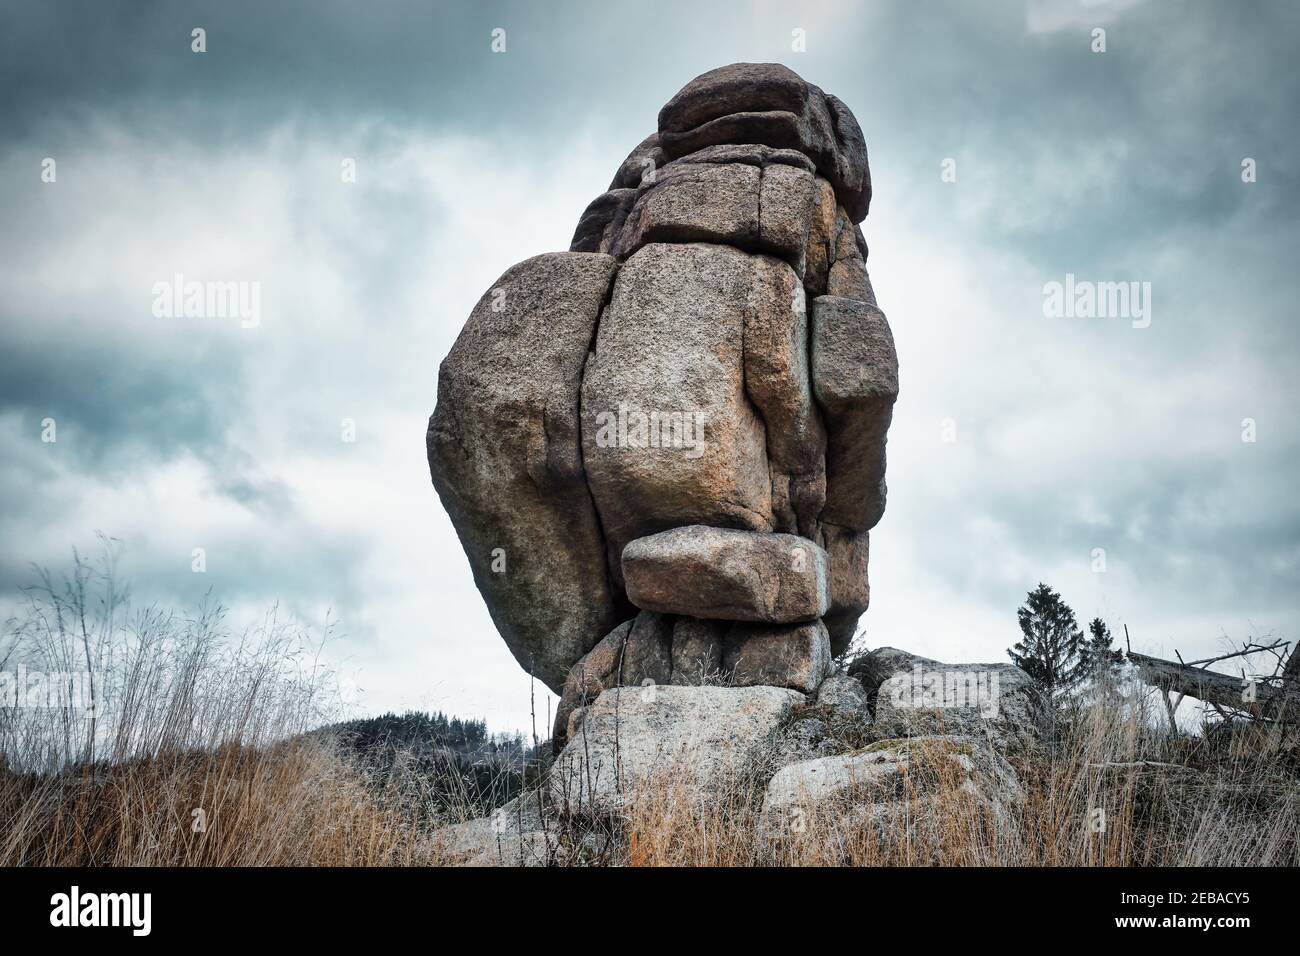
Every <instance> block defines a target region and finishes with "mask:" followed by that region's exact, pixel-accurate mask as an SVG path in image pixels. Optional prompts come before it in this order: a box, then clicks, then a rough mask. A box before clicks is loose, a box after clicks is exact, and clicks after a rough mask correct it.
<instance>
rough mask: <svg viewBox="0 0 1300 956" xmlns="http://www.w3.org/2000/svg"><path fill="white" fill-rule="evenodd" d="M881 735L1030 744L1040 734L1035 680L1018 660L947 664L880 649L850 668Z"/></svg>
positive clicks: (892, 650) (856, 661) (895, 649)
mask: <svg viewBox="0 0 1300 956" xmlns="http://www.w3.org/2000/svg"><path fill="white" fill-rule="evenodd" d="M849 673H850V674H851V675H853V676H855V677H857V678H858V679H859V680H860V681H861V682H862V685H863V687H864V689H865V690H866V692H867V694H868V696H869V697H870V698H871V699H872V701H873V702H874V708H875V720H874V723H873V725H872V726H873V733H875V734H876V735H878V736H881V737H902V736H916V735H921V734H936V733H939V734H962V735H966V736H972V737H980V738H984V739H989V740H993V741H995V742H997V743H998V744H999V745H1006V744H1015V745H1026V744H1030V743H1032V741H1033V740H1034V739H1035V738H1036V737H1037V734H1038V719H1037V716H1038V708H1037V706H1036V695H1035V692H1034V687H1033V682H1032V681H1031V680H1030V679H1029V675H1028V674H1026V673H1025V672H1024V671H1022V670H1021V669H1020V668H1018V667H1016V666H1015V665H1013V664H944V663H941V662H939V661H933V660H930V659H929V658H925V657H919V656H917V655H915V654H909V653H908V652H907V651H901V650H899V649H898V648H895V647H881V648H877V649H876V650H874V651H872V652H871V653H870V654H866V655H864V656H863V657H860V658H858V659H857V660H855V661H854V662H853V663H852V664H851V665H850V666H849Z"/></svg>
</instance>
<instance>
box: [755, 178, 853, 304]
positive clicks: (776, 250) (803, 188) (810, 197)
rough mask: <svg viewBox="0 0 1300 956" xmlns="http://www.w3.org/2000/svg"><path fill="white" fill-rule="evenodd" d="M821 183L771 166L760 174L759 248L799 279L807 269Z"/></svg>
mask: <svg viewBox="0 0 1300 956" xmlns="http://www.w3.org/2000/svg"><path fill="white" fill-rule="evenodd" d="M822 182H824V180H822V179H820V178H819V177H817V176H815V175H813V174H812V173H809V172H805V171H804V170H802V169H798V168H797V167H794V166H782V165H775V166H769V167H767V168H766V169H764V170H763V176H762V181H761V183H760V196H761V200H760V203H759V214H760V215H759V223H758V239H759V242H760V243H761V247H762V249H763V250H764V251H765V252H769V253H771V254H772V255H774V256H777V257H778V258H780V259H783V260H784V261H786V262H787V263H789V264H790V266H791V267H792V268H793V269H794V271H795V274H796V275H797V276H798V277H799V278H800V279H803V277H804V270H805V267H806V265H807V259H808V232H809V229H810V228H811V226H812V220H813V216H814V213H816V212H817V211H818V209H819V204H820V200H821V186H820V183H822ZM831 209H832V211H833V210H834V206H832V207H831Z"/></svg>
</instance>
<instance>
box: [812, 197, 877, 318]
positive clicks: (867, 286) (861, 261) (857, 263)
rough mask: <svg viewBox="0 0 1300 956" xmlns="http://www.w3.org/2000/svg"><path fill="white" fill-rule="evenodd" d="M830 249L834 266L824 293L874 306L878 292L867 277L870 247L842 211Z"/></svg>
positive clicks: (830, 270)
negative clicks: (868, 249)
mask: <svg viewBox="0 0 1300 956" xmlns="http://www.w3.org/2000/svg"><path fill="white" fill-rule="evenodd" d="M829 247H830V249H831V255H830V258H831V263H830V267H829V271H828V273H827V276H826V285H825V289H824V290H823V291H824V292H825V294H826V295H834V296H839V297H840V298H844V299H857V300H858V301H859V302H865V303H867V304H868V305H871V306H874V305H875V304H876V293H875V292H874V290H872V288H871V278H870V277H869V276H868V275H867V265H866V260H867V246H866V243H865V242H864V241H862V231H861V230H860V229H858V228H857V227H855V226H854V224H853V223H852V222H851V221H850V220H849V217H848V215H847V214H846V213H845V212H844V210H843V209H838V210H836V212H835V221H834V224H833V227H832V238H831V241H830V243H829ZM810 288H811V286H810Z"/></svg>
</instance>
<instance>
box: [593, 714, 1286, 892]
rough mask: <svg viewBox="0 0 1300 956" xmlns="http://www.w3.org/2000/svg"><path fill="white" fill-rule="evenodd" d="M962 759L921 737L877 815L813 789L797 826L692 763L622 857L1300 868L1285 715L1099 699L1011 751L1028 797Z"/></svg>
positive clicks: (654, 797) (698, 862)
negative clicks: (1181, 725)
mask: <svg viewBox="0 0 1300 956" xmlns="http://www.w3.org/2000/svg"><path fill="white" fill-rule="evenodd" d="M882 743H883V742H882ZM949 758H950V755H949V754H947V753H945V752H944V749H943V748H934V747H930V748H926V747H912V748H911V750H910V754H909V758H908V761H907V765H906V767H905V768H903V769H904V773H903V775H902V782H901V792H900V793H898V794H895V795H893V799H892V800H890V801H889V802H888V803H886V804H882V805H879V806H877V808H876V810H875V812H874V813H871V812H867V811H865V810H864V809H863V808H862V807H861V805H860V804H859V803H858V802H857V801H856V800H855V799H854V797H857V798H859V799H861V798H863V797H865V796H866V795H867V793H866V791H863V792H862V793H859V794H849V795H847V798H846V799H845V800H844V801H842V802H839V801H837V802H831V803H826V802H818V801H814V800H807V801H805V802H804V803H803V805H802V806H801V807H799V810H800V811H801V812H800V813H799V814H798V815H797V816H796V817H795V818H796V819H797V820H798V822H799V826H798V827H797V828H796V827H791V826H788V825H781V826H778V827H775V828H774V827H773V826H772V825H771V823H770V822H769V823H768V825H767V826H764V821H763V817H762V813H761V809H762V789H761V787H758V786H755V785H754V784H753V781H752V780H744V779H742V780H741V781H740V782H739V785H738V786H733V787H730V788H728V789H727V790H726V792H724V793H722V794H717V795H714V796H711V797H709V798H705V799H701V798H700V797H699V796H698V795H695V796H692V793H691V791H690V788H689V787H688V786H686V785H685V783H684V782H683V781H684V779H685V776H684V775H683V774H669V775H664V776H663V777H662V778H658V779H656V780H655V781H652V782H651V784H650V785H649V786H648V787H646V788H645V789H643V790H641V791H639V792H638V793H637V794H636V795H635V799H634V800H633V801H632V802H631V805H630V806H629V807H628V808H627V811H626V815H625V817H626V819H625V823H624V825H623V827H622V833H621V838H622V839H621V842H620V844H619V847H618V850H617V852H615V853H613V854H611V859H612V860H613V861H614V862H617V863H621V864H623V865H630V866H641V865H645V866H914V865H942V866H1029V867H1036V866H1207V865H1214V866H1254V865H1262V866H1295V865H1300V745H1298V744H1297V741H1296V740H1295V738H1294V736H1292V735H1288V734H1286V733H1282V732H1280V730H1279V728H1277V727H1265V726H1260V725H1248V724H1239V725H1233V726H1220V727H1218V728H1215V729H1213V730H1211V731H1210V733H1209V734H1208V735H1206V736H1189V735H1184V734H1171V733H1170V732H1169V730H1168V729H1167V728H1165V727H1162V726H1161V725H1160V724H1159V723H1158V722H1157V721H1155V720H1153V719H1152V714H1151V713H1150V711H1149V708H1148V707H1147V706H1146V705H1145V704H1144V703H1143V702H1142V701H1141V700H1139V701H1138V702H1137V703H1135V704H1129V705H1117V704H1116V702H1115V701H1114V700H1113V699H1111V700H1105V699H1102V700H1097V701H1094V702H1093V703H1091V704H1090V705H1089V706H1088V707H1086V708H1084V709H1082V710H1080V711H1079V712H1078V713H1076V714H1074V715H1073V717H1072V719H1070V720H1069V721H1067V722H1066V723H1065V724H1064V725H1063V726H1062V727H1061V729H1060V737H1059V739H1058V740H1056V741H1055V742H1054V743H1053V744H1052V745H1050V746H1043V747H1040V748H1036V749H1033V750H1025V751H1021V752H1020V753H1018V754H1016V755H1014V756H1013V757H1012V759H1011V764H1012V766H1013V767H1014V769H1015V771H1016V774H1017V777H1018V779H1019V782H1020V790H1021V794H1020V798H1019V799H1007V798H1006V795H1005V794H995V795H993V796H995V797H997V799H994V800H990V799H986V798H985V796H986V795H981V794H979V793H978V792H975V791H972V790H971V789H970V788H969V787H968V786H964V784H965V783H966V780H967V777H966V775H965V774H964V773H961V772H958V771H957V767H956V765H955V764H954V763H953V762H952V760H951V759H949ZM760 777H761V775H760ZM874 799H876V800H879V799H880V798H879V796H876V797H875V798H874ZM855 804H856V805H855Z"/></svg>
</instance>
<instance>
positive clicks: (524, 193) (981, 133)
mask: <svg viewBox="0 0 1300 956" xmlns="http://www.w3.org/2000/svg"><path fill="white" fill-rule="evenodd" d="M0 8H2V9H3V14H2V15H0V131H2V132H0V210H2V211H0V221H2V222H3V224H4V228H3V231H2V233H0V243H3V245H2V247H0V329H2V333H0V334H2V336H3V338H2V342H3V348H2V349H0V451H2V452H3V458H2V459H0V500H2V501H3V506H0V507H2V511H0V599H3V600H5V601H9V600H11V599H12V598H13V596H14V595H15V593H16V589H17V588H18V587H20V586H21V585H23V584H24V583H27V582H29V581H30V572H29V570H28V568H29V565H30V564H31V563H32V562H38V563H43V564H48V565H51V566H55V567H61V566H64V565H65V564H66V562H67V558H68V555H69V553H70V550H71V548H72V547H73V546H74V545H76V546H79V547H82V548H83V549H85V548H89V547H90V546H92V545H93V542H94V532H96V531H103V532H104V533H107V534H110V535H114V536H117V537H119V538H121V539H122V540H123V542H124V544H125V547H126V560H125V571H126V573H127V574H128V575H129V577H130V578H131V582H132V585H133V589H134V592H135V595H136V598H137V600H158V601H161V602H163V603H166V604H170V605H174V606H177V607H181V608H184V607H187V606H192V605H193V604H195V603H196V602H197V601H198V600H199V599H200V598H201V597H202V595H203V594H204V592H206V591H208V590H209V589H211V591H212V592H213V594H214V595H215V596H216V597H217V598H218V599H220V600H222V601H224V602H225V603H227V604H228V605H230V606H231V607H232V608H233V609H234V610H235V613H236V616H240V615H243V616H250V615H254V614H257V613H259V612H260V611H262V610H264V609H265V608H267V607H268V606H270V605H271V604H273V603H276V602H278V603H279V604H280V606H281V607H282V608H285V609H287V610H290V611H292V612H293V613H295V614H298V615H300V616H301V617H302V618H303V619H304V620H306V621H308V622H315V623H316V624H319V623H320V622H321V621H322V620H323V617H324V615H325V612H326V611H327V609H331V608H332V609H333V611H334V613H335V615H336V616H337V618H338V619H339V621H340V629H341V631H342V632H343V633H344V634H345V635H346V636H345V639H344V640H342V641H340V642H339V643H338V644H336V645H335V653H336V656H338V657H339V658H340V659H341V660H343V661H344V662H345V666H346V667H347V668H348V670H349V671H350V673H352V674H353V675H354V676H355V679H356V681H357V683H358V684H359V685H360V686H361V688H362V689H363V693H362V696H361V702H360V705H359V706H360V709H361V710H363V711H379V710H383V709H386V708H401V707H408V706H410V707H421V708H442V709H445V710H449V711H452V712H454V713H457V714H460V715H465V716H485V717H486V718H487V719H488V721H489V724H490V726H491V727H492V728H493V729H498V730H504V729H514V728H526V727H527V726H528V723H529V717H528V714H529V700H528V679H527V676H526V675H525V674H524V672H523V671H522V670H521V669H520V668H519V667H518V665H517V664H516V663H515V662H514V659H513V658H512V657H511V656H510V654H509V652H508V651H507V650H506V647H505V645H504V643H503V642H502V641H501V640H500V638H499V637H498V636H497V635H496V632H495V630H494V629H493V627H492V624H491V622H490V620H489V618H488V615H487V612H486V609H485V608H484V606H483V603H482V601H481V599H480V598H479V596H478V593H477V591H476V590H475V588H474V586H473V583H472V581H471V578H470V572H469V567H468V564H467V562H466V560H465V557H464V554H463V552H462V551H461V549H460V546H459V544H458V542H457V540H456V538H455V535H454V533H453V531H452V529H451V525H450V522H449V521H448V519H447V517H446V514H445V513H444V512H443V510H442V508H441V506H440V505H439V503H438V500H437V497H436V495H435V494H434V492H433V489H432V487H431V486H430V483H429V474H428V467H427V464H426V462H425V452H424V430H425V424H426V421H427V418H428V415H429V413H430V412H431V411H432V409H433V405H434V399H435V393H436V375H437V367H438V363H439V362H440V361H441V359H442V358H443V356H444V355H445V354H446V353H447V351H448V349H449V348H450V346H451V344H452V342H453V340H454V338H455V336H456V334H457V333H458V332H459V330H460V328H461V325H462V324H463V322H464V321H465V318H466V317H467V316H468V314H469V312H470V309H471V308H472V307H473V305H474V303H475V301H476V300H477V299H478V297H479V296H480V295H481V294H482V293H483V291H484V290H486V289H488V288H489V287H490V286H491V285H492V283H493V282H494V280H495V279H496V278H497V277H498V276H499V275H500V274H501V273H502V272H503V271H505V269H506V268H507V267H509V266H510V265H512V264H513V263H515V262H517V261H519V260H521V259H524V258H526V257H528V256H531V255H535V254H537V253H540V252H546V251H554V250H563V249H567V248H568V244H569V240H570V237H571V235H572V233H573V228H574V225H575V224H576V222H577V219H578V216H579V214H580V213H581V212H582V210H583V208H584V207H585V205H586V204H587V202H588V201H589V200H591V199H592V198H594V197H595V196H596V195H597V194H599V193H600V192H601V191H603V190H604V188H605V187H606V185H607V184H608V182H609V180H610V178H611V177H612V175H613V173H614V171H615V169H616V168H617V166H618V164H619V162H620V161H621V160H622V159H623V157H624V156H625V155H626V154H627V152H628V151H629V150H630V149H631V148H632V147H633V146H634V145H636V143H637V142H639V141H640V140H641V139H642V138H643V137H644V136H645V135H646V134H647V133H649V132H651V131H652V130H653V129H654V128H655V122H656V115H657V112H658V109H659V107H660V106H661V105H662V104H663V103H664V102H665V101H666V100H667V99H668V98H669V97H670V96H672V94H673V93H674V92H676V91H677V90H678V89H679V88H680V87H681V86H682V85H683V84H684V83H686V82H687V81H688V80H689V79H691V78H692V77H693V76H695V75H697V74H698V73H701V72H703V71H705V70H707V69H710V68H713V67H716V66H720V65H723V64H725V63H730V62H733V61H738V60H748V61H779V62H782V63H785V64H787V65H789V66H790V67H792V68H793V69H794V70H796V71H797V72H799V73H800V74H801V75H803V76H804V77H805V78H806V79H808V80H810V81H811V82H814V83H816V84H818V85H820V86H821V87H822V88H823V89H825V90H827V91H828V92H831V93H834V94H835V95H837V96H838V97H840V98H841V99H842V100H843V101H844V102H845V103H847V104H848V105H849V107H850V108H851V109H852V110H853V111H854V112H855V114H856V115H857V118H858V120H859V122H860V124H861V126H862V128H863V131H864V133H865V135H866V138H867V143H868V147H869V150H870V157H871V170H872V179H873V183H874V187H875V192H874V200H873V202H872V206H871V216H870V217H869V218H868V219H867V221H866V222H865V223H864V225H863V229H864V233H865V235H866V238H867V241H868V244H869V246H870V250H871V254H870V259H869V262H868V266H869V269H870V272H871V276H872V280H873V282H874V284H875V288H876V292H877V295H878V297H879V300H880V304H881V306H882V307H883V308H884V309H885V311H886V313H887V314H888V316H889V318H890V321H891V324H892V326H893V329H894V335H895V339H896V341H897V346H898V353H899V360H900V366H901V395H900V398H899V402H898V406H897V409H896V411H895V415H894V424H893V427H892V429H891V431H890V442H889V490H890V494H889V507H888V510H887V512H886V514H885V518H884V520H883V521H882V522H881V524H880V525H879V527H878V528H877V530H875V531H874V532H873V533H872V547H871V578H872V607H871V610H870V611H869V612H868V613H867V614H866V616H865V617H864V618H863V623H864V625H865V626H866V628H867V632H868V643H869V644H870V645H871V646H877V645H883V644H889V645H895V646H901V647H904V648H907V649H909V650H912V651H915V652H919V653H922V654H926V655H928V656H932V657H938V658H942V659H948V660H965V661H977V660H1000V659H1004V657H1005V649H1006V648H1007V647H1008V646H1009V645H1010V644H1012V643H1013V642H1014V641H1015V639H1016V633H1017V632H1016V620H1015V609H1016V607H1017V606H1018V604H1019V603H1020V602H1021V601H1022V600H1023V599H1024V596H1025V593H1026V592H1027V591H1028V590H1030V589H1031V588H1032V587H1033V586H1034V585H1035V584H1036V583H1037V582H1038V581H1040V580H1042V581H1046V582H1048V583H1050V584H1052V585H1053V586H1054V587H1056V588H1058V589H1059V590H1061V591H1062V593H1063V595H1064V597H1065V598H1066V600H1067V601H1068V602H1069V603H1070V604H1072V605H1073V606H1074V608H1075V609H1076V610H1077V612H1078V613H1079V616H1080V618H1081V619H1084V620H1086V619H1088V618H1091V617H1092V616H1094V615H1100V616H1102V617H1103V618H1105V619H1106V620H1107V621H1108V622H1109V623H1110V625H1111V627H1112V628H1113V629H1114V630H1116V631H1121V630H1122V628H1123V625H1125V624H1127V625H1128V627H1129V630H1130V632H1131V634H1132V636H1133V640H1134V645H1135V647H1139V648H1143V649H1146V650H1151V651H1156V652H1160V651H1165V652H1169V653H1172V649H1173V648H1174V647H1178V648H1179V649H1181V650H1182V651H1183V654H1184V656H1185V657H1189V656H1198V655H1200V653H1201V652H1202V651H1205V652H1208V651H1211V650H1214V649H1216V648H1218V647H1219V646H1220V641H1221V639H1222V636H1223V635H1224V634H1225V633H1226V634H1228V635H1230V636H1233V637H1240V636H1246V635H1252V634H1255V635H1258V634H1264V633H1268V632H1270V631H1271V632H1275V633H1276V635H1277V636H1280V637H1283V638H1287V639H1294V638H1296V637H1297V636H1298V634H1300V599H1298V598H1297V576H1298V575H1300V504H1297V495H1296V490H1295V489H1296V484H1297V479H1296V475H1297V471H1298V466H1300V441H1298V440H1297V424H1296V414H1297V398H1298V397H1300V396H1298V394H1297V392H1298V391H1300V386H1298V385H1297V382H1298V381H1300V337H1298V336H1297V331H1296V323H1297V315H1296V306H1295V299H1296V290H1297V283H1296V254H1297V248H1296V241H1295V240H1296V230H1297V226H1296V223H1297V220H1298V219H1300V215H1298V214H1300V175H1298V173H1300V165H1298V164H1300V142H1298V141H1297V140H1298V139H1300V135H1298V133H1297V124H1296V115H1297V102H1298V101H1300V98H1298V97H1297V93H1298V92H1300V90H1298V87H1300V77H1298V75H1297V72H1296V70H1295V69H1294V56H1295V50H1296V47H1297V41H1298V40H1300V30H1298V29H1297V28H1298V27H1300V6H1298V5H1296V4H1295V3H1292V2H1290V0H1278V2H1259V3H1251V4H1228V3H1190V2H1189V3H1172V2H1160V3H1157V2H1136V0H1113V2H1087V3H1082V2H1069V0H1067V2H1051V3H1038V2H1030V3H1028V4H1026V3H1024V2H989V3H973V2H970V0H955V2H951V3H941V2H933V0H931V2H926V3H924V4H918V3H915V2H911V0H899V2H877V0H871V2H864V3H819V4H811V3H810V4H797V3H781V4H776V3H772V4H767V3H740V2H709V3H701V2H699V0H691V2H685V3H677V2H671V0H656V2H654V3H626V4H610V3H598V2H595V0H591V2H579V0H569V2H564V0H526V2H521V3H493V2H470V0H465V2H459V3H452V2H434V0H423V2H409V3H404V2H384V3H372V4H366V3H357V2H351V0H348V2H342V0H338V2H332V0H314V2H311V3H307V2H286V0H282V2H277V3H274V4H265V3H260V2H239V0H224V2H221V3H206V4H204V3H187V2H181V0H167V2H136V3H104V2H84V3H74V2H49V3H40V4H37V3H11V2H4V3H3V5H2V7H0ZM195 27H203V28H204V29H205V30H206V42H207V52H205V53H195V52H192V50H191V43H192V40H191V31H192V30H193V29H194V28H195ZM497 27H500V28H503V29H505V31H506V51H505V52H504V53H494V52H492V49H491V40H492V37H491V33H492V30H493V29H494V28H497ZM1096 28H1101V29H1104V30H1105V31H1106V32H1105V46H1106V49H1105V52H1104V53H1099V52H1093V49H1092V48H1093V47H1094V46H1095V45H1096V42H1097V41H1096V40H1095V39H1094V34H1093V31H1094V29H1096ZM796 29H802V30H804V31H806V47H807V49H806V52H794V51H793V50H792V48H791V45H792V36H793V34H792V31H794V30H796ZM46 158H52V159H54V160H55V164H56V165H55V170H56V179H55V181H54V182H44V181H43V180H42V168H43V165H42V164H43V161H44V160H45V159H46ZM348 158H351V159H354V160H355V163H356V171H357V175H356V182H355V183H345V182H343V181H342V177H341V176H340V172H341V166H342V163H343V161H344V160H345V159H348ZM1246 158H1250V159H1252V160H1254V167H1255V169H1256V174H1257V181H1255V182H1243V177H1242V171H1243V168H1242V162H1243V160H1244V159H1246ZM946 160H953V161H954V162H953V164H948V165H947V166H945V161H946ZM945 168H947V169H949V170H951V169H954V168H955V172H956V181H955V182H945V181H944V177H943V175H942V174H943V172H944V170H945ZM949 178H951V177H949ZM177 273H179V274H182V275H184V276H185V277H187V278H191V279H200V280H229V281H240V282H248V283H252V282H256V283H259V287H260V293H261V302H260V323H259V324H258V325H257V326H256V327H252V328H245V327H242V325H241V323H240V321H239V320H238V319H234V318H188V319H187V318H166V317H162V318H160V317H157V316H155V315H154V314H153V309H152V306H153V304H154V300H155V293H154V286H155V284H156V283H159V282H170V281H172V278H173V276H174V275H176V274H177ZM1067 274H1073V275H1074V276H1076V277H1077V279H1079V280H1087V281H1114V282H1121V281H1122V282H1139V283H1150V290H1151V291H1150V302H1149V307H1150V315H1149V318H1150V324H1149V326H1148V327H1145V328H1142V327H1135V322H1133V321H1130V320H1129V319H1127V318H1122V317H1119V318H1104V319H1103V318H1094V319H1086V318H1078V317H1073V318H1067V317H1047V316H1045V315H1044V291H1043V290H1044V285H1045V284H1047V283H1050V282H1053V281H1057V282H1062V283H1063V282H1065V277H1066V275H1067ZM1137 324H1139V325H1140V324H1141V323H1137ZM47 418H52V419H54V420H55V421H56V423H57V441H56V442H54V443H49V442H44V441H42V440H41V439H42V421H43V420H45V419H47ZM344 419H351V420H353V421H354V422H355V427H356V440H355V442H345V441H343V440H342V425H341V423H342V421H343V420H344ZM1245 419H1251V420H1253V422H1254V430H1255V436H1254V437H1255V438H1256V440H1255V441H1253V442H1247V441H1243V420H1245ZM954 435H955V441H948V440H945V439H946V438H952V437H953V436H954ZM196 547H202V548H204V549H205V550H206V553H207V572H206V573H205V574H195V573H193V572H192V570H191V554H192V552H193V549H194V548H196ZM1098 548H1102V549H1105V570H1104V572H1099V571H1096V570H1094V566H1095V557H1094V553H1095V549H1098ZM538 689H539V690H541V687H540V685H539V686H538Z"/></svg>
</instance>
